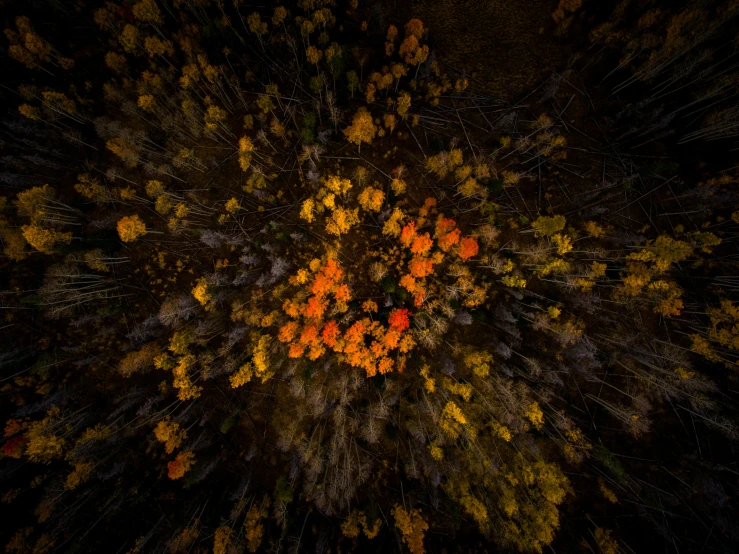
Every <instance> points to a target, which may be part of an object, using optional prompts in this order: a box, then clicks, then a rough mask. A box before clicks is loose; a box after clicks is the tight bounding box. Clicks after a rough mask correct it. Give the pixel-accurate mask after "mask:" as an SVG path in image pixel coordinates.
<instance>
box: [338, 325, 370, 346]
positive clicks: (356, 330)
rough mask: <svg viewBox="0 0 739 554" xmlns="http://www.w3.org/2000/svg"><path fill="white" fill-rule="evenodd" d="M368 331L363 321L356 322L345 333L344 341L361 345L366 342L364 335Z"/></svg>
mask: <svg viewBox="0 0 739 554" xmlns="http://www.w3.org/2000/svg"><path fill="white" fill-rule="evenodd" d="M366 330H367V327H366V325H365V324H364V322H363V321H356V322H354V325H352V326H351V327H349V328H348V329H347V330H346V333H344V340H346V342H347V343H349V344H359V343H360V342H362V340H364V333H365V331H366Z"/></svg>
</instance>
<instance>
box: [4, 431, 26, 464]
mask: <svg viewBox="0 0 739 554" xmlns="http://www.w3.org/2000/svg"><path fill="white" fill-rule="evenodd" d="M25 444H26V436H25V435H18V436H17V437H12V438H9V439H8V440H7V441H5V444H3V455H4V456H7V457H9V458H20V457H21V455H22V454H23V445H25Z"/></svg>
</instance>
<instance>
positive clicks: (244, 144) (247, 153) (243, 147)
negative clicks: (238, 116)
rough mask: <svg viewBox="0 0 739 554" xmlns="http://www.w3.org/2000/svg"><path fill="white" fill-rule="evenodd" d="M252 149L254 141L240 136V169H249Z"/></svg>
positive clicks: (253, 148)
mask: <svg viewBox="0 0 739 554" xmlns="http://www.w3.org/2000/svg"><path fill="white" fill-rule="evenodd" d="M254 150H255V147H254V143H253V142H252V141H251V139H250V138H249V137H241V138H240V139H239V166H241V170H242V171H246V170H247V169H249V166H250V165H251V156H252V152H254Z"/></svg>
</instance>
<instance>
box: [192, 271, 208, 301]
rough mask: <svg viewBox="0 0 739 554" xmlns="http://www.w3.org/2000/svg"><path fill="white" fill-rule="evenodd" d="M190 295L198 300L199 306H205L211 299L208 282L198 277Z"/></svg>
mask: <svg viewBox="0 0 739 554" xmlns="http://www.w3.org/2000/svg"><path fill="white" fill-rule="evenodd" d="M192 295H193V296H194V297H195V300H197V301H198V302H200V305H201V306H206V305H207V304H208V302H210V301H211V300H213V295H212V294H211V293H210V291H209V290H208V283H207V281H206V280H205V279H204V278H202V277H201V278H200V279H198V281H197V283H196V284H195V286H194V287H193V289H192Z"/></svg>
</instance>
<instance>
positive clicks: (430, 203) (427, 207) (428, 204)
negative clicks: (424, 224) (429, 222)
mask: <svg viewBox="0 0 739 554" xmlns="http://www.w3.org/2000/svg"><path fill="white" fill-rule="evenodd" d="M434 206H436V198H432V197H431V196H429V197H428V198H427V199H426V201H425V202H424V203H423V206H422V207H421V208H420V209H419V210H418V214H419V215H420V216H421V217H426V216H427V215H428V214H429V212H430V211H431V208H433V207H434Z"/></svg>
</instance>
